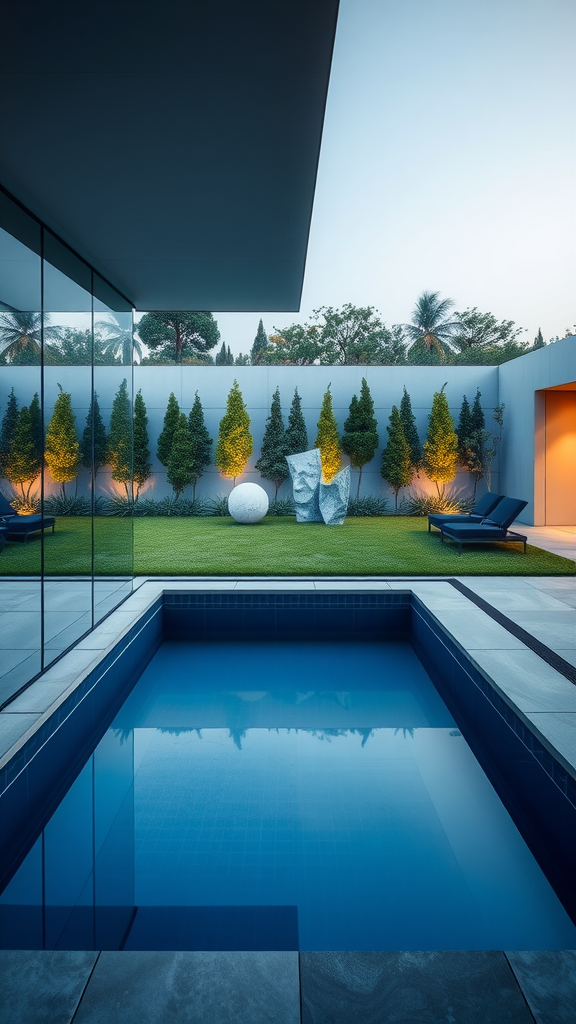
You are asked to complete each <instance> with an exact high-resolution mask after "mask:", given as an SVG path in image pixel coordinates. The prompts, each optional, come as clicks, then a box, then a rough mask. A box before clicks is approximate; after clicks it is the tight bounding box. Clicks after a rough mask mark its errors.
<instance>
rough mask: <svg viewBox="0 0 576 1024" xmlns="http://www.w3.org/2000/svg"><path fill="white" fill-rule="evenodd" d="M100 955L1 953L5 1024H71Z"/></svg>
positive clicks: (0, 1015)
mask: <svg viewBox="0 0 576 1024" xmlns="http://www.w3.org/2000/svg"><path fill="white" fill-rule="evenodd" d="M97 957H98V953H90V952H69V951H59V950H30V951H28V950H21V949H15V950H13V949H3V950H0V1021H1V1022H2V1024H70V1021H71V1020H72V1017H73V1015H74V1013H75V1012H76V1008H77V1006H78V1003H79V1002H80V999H81V996H82V993H83V991H84V988H85V987H86V984H87V982H88V979H89V977H90V972H91V970H92V968H93V967H94V964H95V963H96V960H97Z"/></svg>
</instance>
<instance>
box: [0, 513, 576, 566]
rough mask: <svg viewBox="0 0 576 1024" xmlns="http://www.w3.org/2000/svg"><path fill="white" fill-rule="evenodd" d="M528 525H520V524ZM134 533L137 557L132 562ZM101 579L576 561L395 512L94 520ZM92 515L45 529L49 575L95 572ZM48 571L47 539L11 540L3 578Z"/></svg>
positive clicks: (0, 557) (3, 563)
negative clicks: (313, 517)
mask: <svg viewBox="0 0 576 1024" xmlns="http://www.w3.org/2000/svg"><path fill="white" fill-rule="evenodd" d="M520 529H521V528H520ZM132 530H133V531H134V563H133V567H132V564H131V559H130V551H131V535H132ZM94 549H95V553H96V554H95V566H94V568H95V572H96V573H97V574H98V575H104V576H106V575H124V574H130V573H131V572H132V571H134V573H135V574H136V575H146V576H172V575H194V576H203V575H216V576H223V575H232V576H234V575H241V576H309V575H313V576H316V575H319V576H336V575H343V576H348V575H361V576H453V575H458V576H506V575H510V576H573V575H575V574H576V563H574V562H573V561H571V560H570V559H567V558H560V557H559V556H558V555H553V554H551V553H550V552H548V551H543V550H542V549H541V548H537V547H533V546H532V545H528V550H527V552H526V554H525V555H524V554H523V553H522V548H521V546H520V545H518V544H516V545H513V544H506V545H505V544H498V545H496V544H495V545H486V544H482V545H478V546H477V547H475V546H474V545H472V544H470V545H467V546H466V547H465V548H464V550H463V552H462V554H461V555H458V554H457V552H456V546H455V545H450V544H448V543H446V544H443V545H442V544H441V543H440V534H439V533H434V532H433V533H431V534H429V533H428V526H427V520H426V519H425V518H420V517H415V518H408V517H405V516H398V517H396V516H388V517H383V518H365V519H364V518H354V519H348V520H347V521H346V522H345V523H344V525H343V526H334V527H328V526H324V524H323V523H297V522H296V520H295V519H294V518H293V517H292V516H273V517H267V518H266V519H264V520H263V521H262V522H261V523H258V524H257V525H256V526H240V525H239V524H238V523H236V522H234V520H233V519H231V518H230V517H229V516H222V517H215V518H209V519H193V518H186V519H177V518H172V517H171V518H166V519H161V518H154V519H135V520H133V521H132V520H129V519H113V518H112V519H108V518H106V519H95V520H94ZM91 550H92V530H91V521H90V519H83V518H64V517H62V518H59V519H58V520H57V522H56V531H55V533H54V534H53V535H52V534H47V535H46V541H45V546H44V551H45V555H44V561H45V571H46V572H47V573H51V574H54V575H66V574H70V575H81V574H84V573H89V572H90V571H91ZM39 571H40V543H39V539H38V536H36V537H32V538H31V539H30V540H28V541H27V542H26V543H22V542H14V543H9V544H7V545H6V547H5V548H4V551H3V553H2V554H1V555H0V574H2V575H11V576H17V575H30V574H32V575H35V574H37V573H39Z"/></svg>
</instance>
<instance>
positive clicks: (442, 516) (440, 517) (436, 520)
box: [428, 512, 484, 527]
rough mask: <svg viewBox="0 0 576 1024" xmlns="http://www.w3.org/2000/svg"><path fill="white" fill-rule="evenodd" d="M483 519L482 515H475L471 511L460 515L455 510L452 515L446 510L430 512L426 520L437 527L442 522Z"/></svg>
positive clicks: (472, 521)
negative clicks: (468, 513)
mask: <svg viewBox="0 0 576 1024" xmlns="http://www.w3.org/2000/svg"><path fill="white" fill-rule="evenodd" d="M483 519H484V516H478V515H475V514H474V513H473V512H471V513H470V515H465V514H464V513H462V514H461V515H460V514H459V513H456V512H455V513H454V514H452V515H450V514H449V513H447V512H432V513H431V514H430V515H429V516H428V522H429V523H431V524H432V526H438V527H439V526H441V525H442V524H443V523H481V522H482V520H483Z"/></svg>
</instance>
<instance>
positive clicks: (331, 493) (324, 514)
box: [286, 448, 350, 526]
mask: <svg viewBox="0 0 576 1024" xmlns="http://www.w3.org/2000/svg"><path fill="white" fill-rule="evenodd" d="M286 462H287V463H288V469H289V470H290V476H291V478H292V493H293V495H294V504H295V506H296V522H297V523H321V522H325V523H326V525H327V526H341V525H342V523H343V522H344V519H345V518H346V512H347V511H348V499H349V497H350V466H345V467H344V469H341V470H340V472H339V473H337V474H336V476H335V477H334V479H333V480H331V481H330V483H329V484H325V483H323V482H322V459H321V457H320V449H319V448H312V450H311V451H309V452H301V453H300V454H299V455H287V456H286Z"/></svg>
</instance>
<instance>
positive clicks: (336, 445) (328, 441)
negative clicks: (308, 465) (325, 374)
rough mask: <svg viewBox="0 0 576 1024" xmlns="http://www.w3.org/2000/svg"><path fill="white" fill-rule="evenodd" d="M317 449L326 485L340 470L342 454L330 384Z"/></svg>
mask: <svg viewBox="0 0 576 1024" xmlns="http://www.w3.org/2000/svg"><path fill="white" fill-rule="evenodd" d="M315 447H316V448H319V449H320V457H321V459H322V476H323V478H324V481H325V482H326V483H330V481H331V480H332V479H333V478H334V477H335V476H336V473H337V472H338V470H339V469H340V462H341V458H342V452H341V450H340V441H339V439H338V424H337V423H336V417H335V416H334V412H333V409H332V392H331V391H330V384H329V385H328V388H327V390H326V391H325V392H324V398H323V399H322V406H321V409H320V418H319V420H318V433H317V435H316V442H315Z"/></svg>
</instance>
